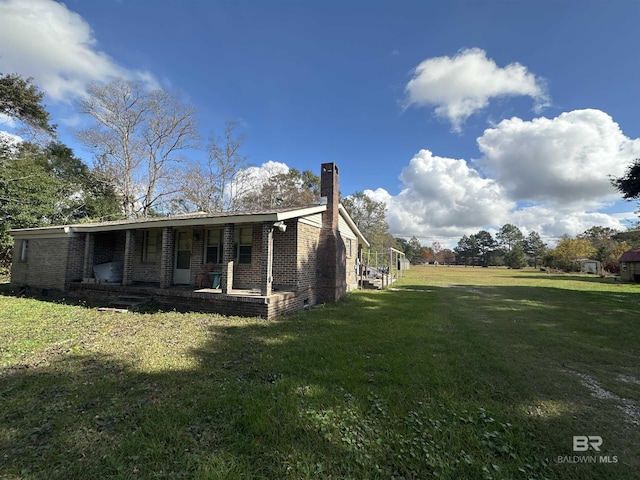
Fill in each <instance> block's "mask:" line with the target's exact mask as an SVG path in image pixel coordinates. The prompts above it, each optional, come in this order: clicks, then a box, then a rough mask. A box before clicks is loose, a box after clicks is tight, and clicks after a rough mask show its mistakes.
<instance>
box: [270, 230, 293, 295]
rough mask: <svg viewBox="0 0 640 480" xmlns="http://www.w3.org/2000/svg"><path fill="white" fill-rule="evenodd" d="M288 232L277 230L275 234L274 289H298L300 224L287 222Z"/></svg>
mask: <svg viewBox="0 0 640 480" xmlns="http://www.w3.org/2000/svg"><path fill="white" fill-rule="evenodd" d="M285 225H286V226H287V229H286V231H284V232H281V231H280V230H278V229H277V228H276V229H275V230H274V232H273V288H274V289H276V290H296V289H298V262H297V259H298V256H297V237H298V222H296V221H295V220H289V221H287V222H285Z"/></svg>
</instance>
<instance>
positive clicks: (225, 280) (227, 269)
mask: <svg viewBox="0 0 640 480" xmlns="http://www.w3.org/2000/svg"><path fill="white" fill-rule="evenodd" d="M233 240H234V225H233V223H227V224H225V226H224V232H223V235H222V277H221V278H220V287H221V288H222V293H229V292H231V290H233Z"/></svg>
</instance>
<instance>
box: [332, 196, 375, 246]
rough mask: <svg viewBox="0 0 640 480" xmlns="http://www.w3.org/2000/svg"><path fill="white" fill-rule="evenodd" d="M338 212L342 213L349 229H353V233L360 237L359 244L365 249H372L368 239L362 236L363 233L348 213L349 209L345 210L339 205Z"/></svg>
mask: <svg viewBox="0 0 640 480" xmlns="http://www.w3.org/2000/svg"><path fill="white" fill-rule="evenodd" d="M338 212H340V215H342V218H343V219H344V221H345V222H347V225H349V228H351V230H353V233H355V234H356V236H357V237H358V244H359V245H362V246H363V247H370V246H371V245H370V244H369V242H368V241H367V239H366V238H364V235H362V232H361V231H360V229H359V228H358V227H357V226H356V224H355V222H354V221H353V219H352V218H351V217H350V216H349V214H348V213H347V209H346V208H344V207H343V206H342V204H341V203H339V204H338Z"/></svg>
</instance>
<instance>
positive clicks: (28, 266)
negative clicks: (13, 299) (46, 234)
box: [11, 237, 84, 291]
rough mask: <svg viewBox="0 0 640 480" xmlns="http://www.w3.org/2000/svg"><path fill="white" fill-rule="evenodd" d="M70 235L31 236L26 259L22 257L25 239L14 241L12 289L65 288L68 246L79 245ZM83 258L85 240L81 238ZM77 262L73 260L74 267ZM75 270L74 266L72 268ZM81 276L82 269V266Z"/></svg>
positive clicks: (82, 254)
mask: <svg viewBox="0 0 640 480" xmlns="http://www.w3.org/2000/svg"><path fill="white" fill-rule="evenodd" d="M71 240H72V239H71V238H69V237H63V238H30V239H29V240H28V242H29V251H28V256H27V259H26V261H22V260H20V253H21V247H22V242H23V241H24V240H21V239H18V240H16V241H15V244H14V249H13V262H12V265H11V288H12V289H19V288H23V287H33V288H35V289H53V290H61V291H63V290H64V289H65V284H66V275H67V269H68V268H67V267H68V262H67V259H68V256H69V247H70V245H71V246H74V247H78V243H79V242H77V240H78V239H75V238H74V239H73V240H76V241H74V242H71ZM80 243H81V244H82V248H81V251H82V253H81V254H79V255H78V256H82V257H83V258H84V239H83V238H80ZM76 263H77V262H75V263H74V266H75V264H76ZM71 270H72V271H73V270H74V268H73V267H72V268H71ZM79 273H80V275H82V270H81V269H80V272H79Z"/></svg>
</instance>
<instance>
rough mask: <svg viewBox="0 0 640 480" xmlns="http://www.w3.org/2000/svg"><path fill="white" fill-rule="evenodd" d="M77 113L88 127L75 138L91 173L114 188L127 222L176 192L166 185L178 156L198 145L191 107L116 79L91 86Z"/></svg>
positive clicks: (173, 174)
mask: <svg viewBox="0 0 640 480" xmlns="http://www.w3.org/2000/svg"><path fill="white" fill-rule="evenodd" d="M79 109H80V111H81V112H82V113H84V114H87V115H89V116H91V117H92V118H93V120H94V125H93V126H91V127H90V128H88V129H85V130H81V131H79V132H78V133H77V137H78V139H79V140H80V141H81V142H82V143H84V144H85V145H86V146H87V147H89V149H91V150H92V151H93V153H94V154H95V156H96V160H97V163H98V165H97V169H98V171H100V172H101V173H102V174H103V175H104V176H105V177H106V179H107V180H108V181H110V182H112V183H113V184H114V185H116V186H117V187H118V190H119V192H118V193H120V194H121V196H122V210H123V213H124V214H125V215H126V216H127V217H134V216H146V215H149V214H150V213H151V212H152V211H153V208H154V207H157V206H158V205H159V204H161V202H162V200H164V199H165V197H167V196H168V195H171V194H172V193H174V192H175V191H176V187H175V186H173V185H171V179H172V177H174V176H175V167H176V165H177V164H178V163H180V162H182V161H183V159H182V157H181V155H180V154H181V153H182V152H183V151H184V150H187V149H190V148H196V147H197V146H198V139H199V135H198V132H197V123H196V120H195V108H194V107H192V106H189V105H186V104H184V103H182V102H181V101H180V100H179V99H178V98H177V97H175V96H172V95H170V94H169V93H167V92H165V91H163V90H148V89H146V88H145V87H144V86H143V85H142V84H140V83H138V82H134V81H130V80H125V79H122V78H116V79H114V80H113V81H111V82H110V83H108V84H99V83H94V84H91V85H89V87H88V96H87V97H85V98H84V99H82V100H81V101H80V104H79Z"/></svg>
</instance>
